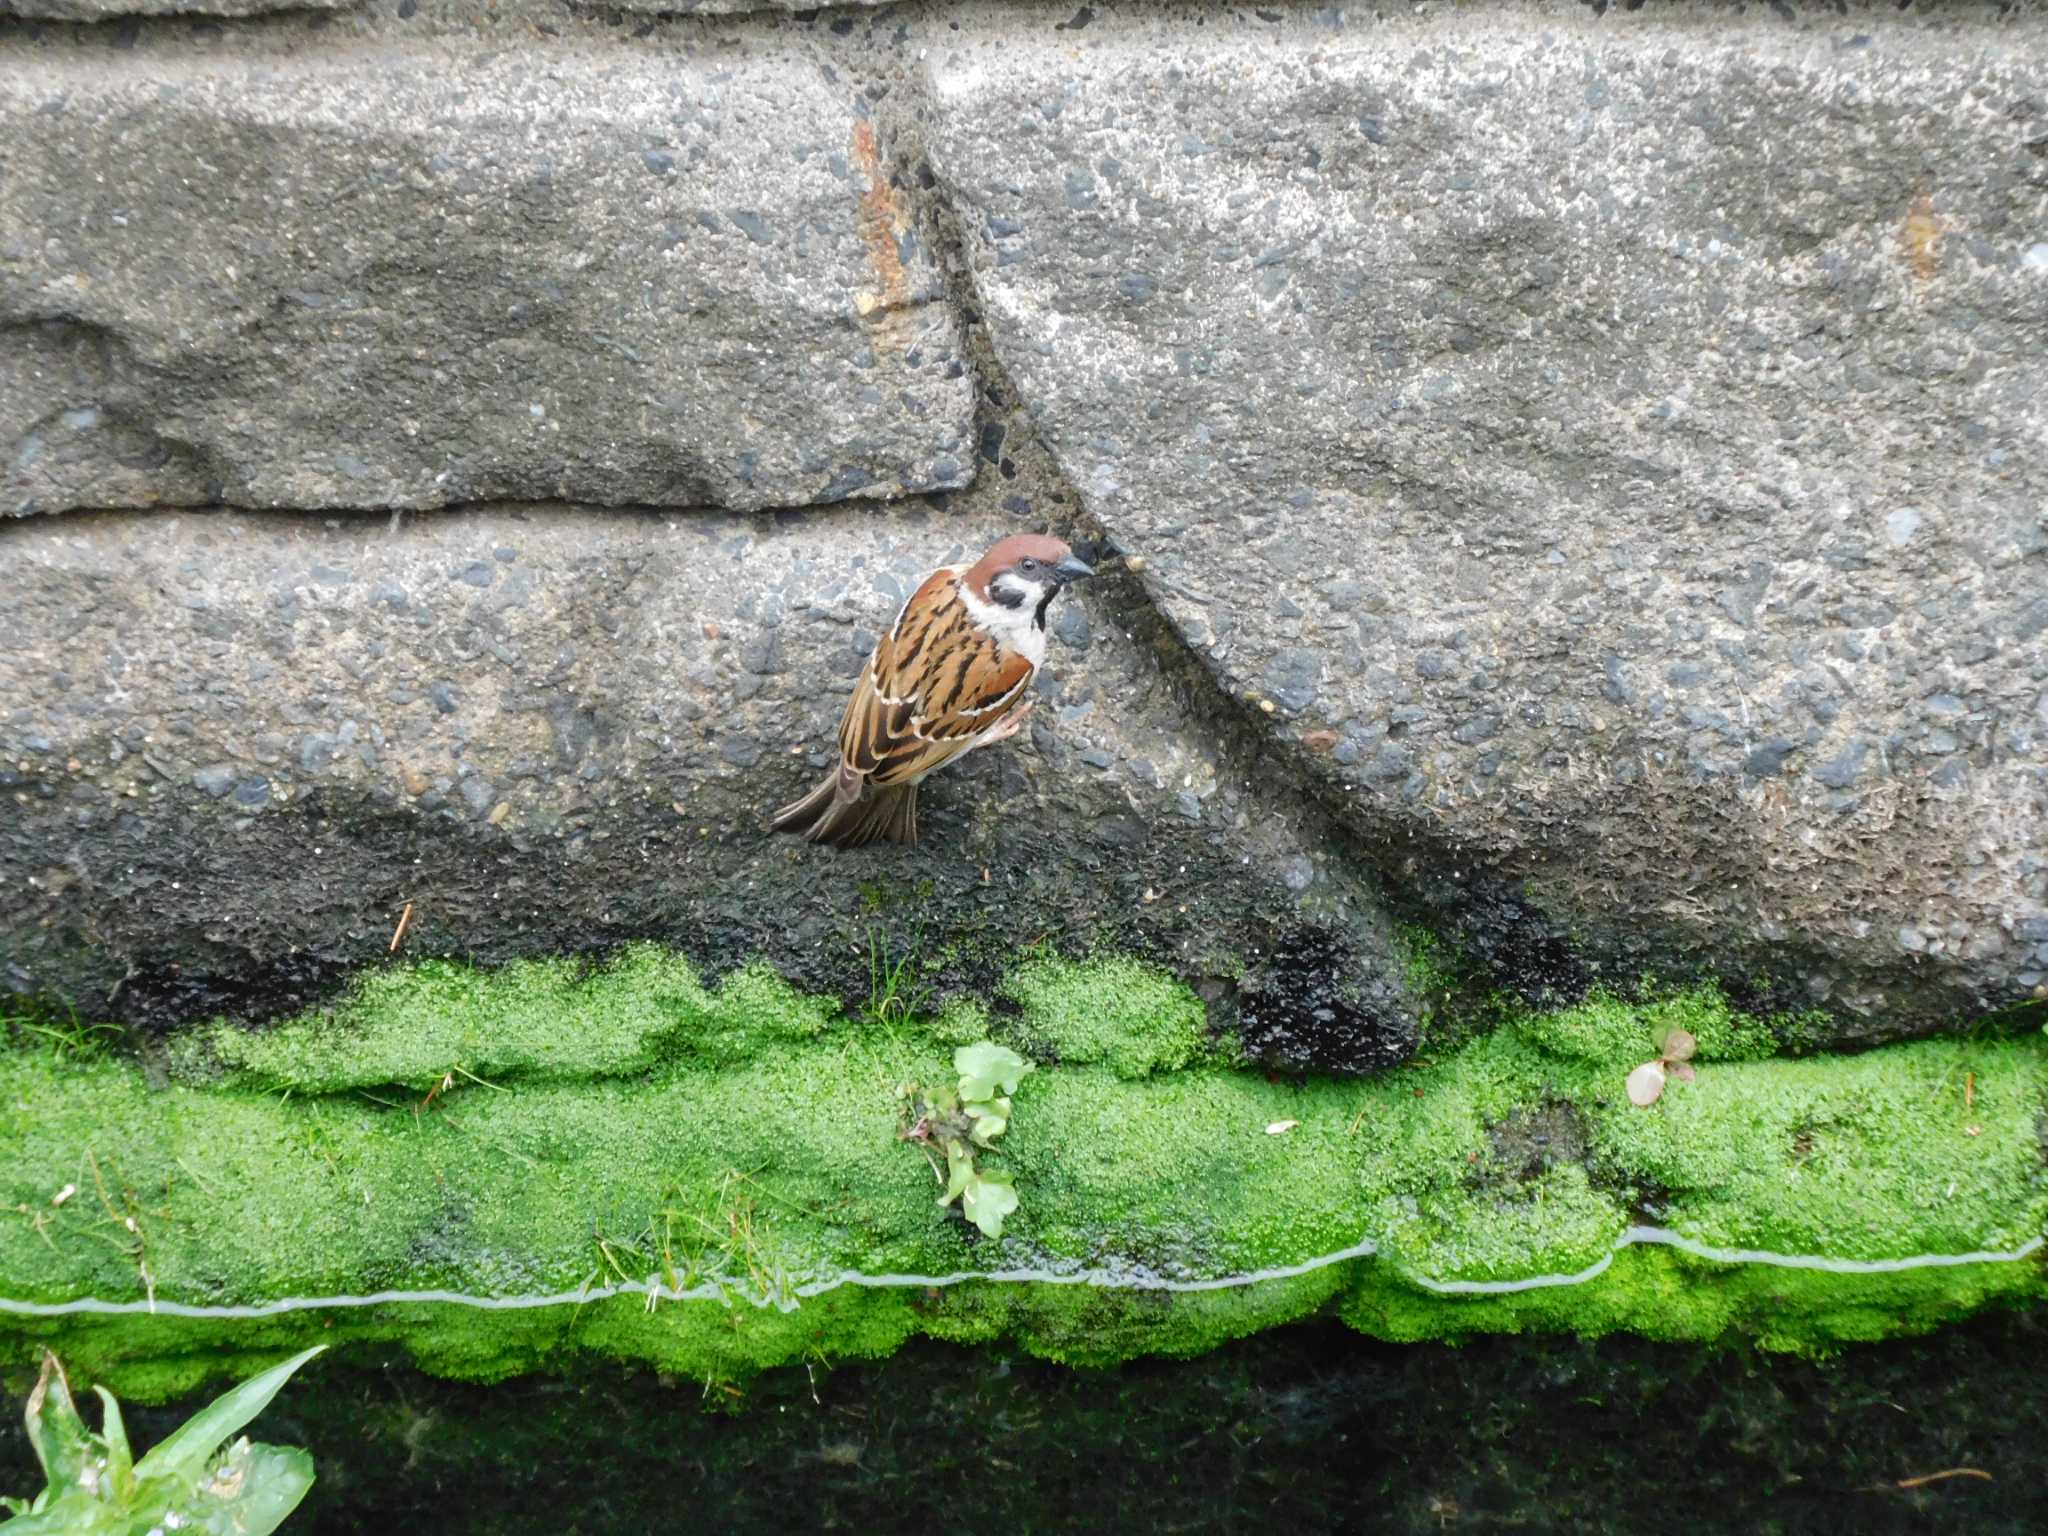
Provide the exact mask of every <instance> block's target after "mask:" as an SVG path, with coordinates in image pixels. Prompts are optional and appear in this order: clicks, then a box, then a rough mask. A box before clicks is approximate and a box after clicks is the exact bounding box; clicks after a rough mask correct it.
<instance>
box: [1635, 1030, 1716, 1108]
mask: <svg viewBox="0 0 2048 1536" xmlns="http://www.w3.org/2000/svg"><path fill="white" fill-rule="evenodd" d="M1697 1049H1699V1042H1698V1041H1697V1040H1695V1039H1694V1038H1693V1035H1692V1031H1690V1030H1685V1029H1674V1030H1671V1031H1670V1032H1668V1033H1667V1034H1666V1035H1665V1036H1664V1039H1663V1040H1662V1042H1660V1043H1659V1045H1658V1047H1657V1055H1656V1059H1655V1060H1652V1061H1646V1062H1644V1063H1643V1064H1642V1065H1641V1066H1640V1067H1637V1068H1636V1069H1635V1071H1633V1072H1631V1073H1629V1075H1628V1084H1627V1087H1628V1101H1629V1103H1631V1104H1633V1105H1635V1106H1636V1108H1638V1109H1648V1108H1649V1107H1650V1106H1651V1105H1652V1104H1654V1103H1656V1102H1657V1101H1658V1100H1659V1099H1661V1098H1662V1097H1663V1096H1664V1082H1665V1079H1666V1078H1671V1077H1675V1078H1677V1079H1678V1080H1679V1081H1680V1082H1681V1083H1689V1082H1691V1081H1692V1080H1693V1078H1694V1077H1695V1076H1696V1075H1697V1074H1696V1073H1695V1072H1694V1070H1693V1065H1692V1057H1693V1052H1694V1051H1696V1050H1697Z"/></svg>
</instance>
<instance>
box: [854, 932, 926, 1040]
mask: <svg viewBox="0 0 2048 1536" xmlns="http://www.w3.org/2000/svg"><path fill="white" fill-rule="evenodd" d="M917 971H918V965H917V956H916V955H914V954H907V955H903V956H900V957H898V958H897V959H894V960H891V959H890V958H889V952H888V950H887V949H886V948H884V947H883V944H882V941H881V939H880V938H879V937H878V936H876V935H874V934H870V935H869V936H868V1000H867V1002H866V1003H864V1004H863V1005H862V1006H861V1017H862V1018H863V1019H865V1020H866V1021H867V1022H868V1023H870V1024H876V1025H879V1026H881V1027H882V1028H883V1029H889V1028H892V1027H893V1026H895V1025H897V1024H905V1023H908V1022H909V1021H910V1020H911V1019H913V1018H915V1017H916V1016H917V1015H918V1014H920V1013H922V1012H923V1011H924V1008H925V1005H926V1003H928V1002H929V1001H930V999H931V989H930V988H929V987H927V986H924V985H923V984H922V983H921V982H919V980H918V976H917Z"/></svg>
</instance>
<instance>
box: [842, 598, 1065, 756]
mask: <svg viewBox="0 0 2048 1536" xmlns="http://www.w3.org/2000/svg"><path fill="white" fill-rule="evenodd" d="M958 579H959V578H958V573H957V572H955V571H952V570H940V571H934V572H933V573H932V574H931V575H930V576H929V577H927V578H926V580H925V582H924V584H923V585H922V586H920V587H919V588H918V589H917V591H916V592H915V593H913V594H912V595H911V598H910V601H909V602H907V603H905V604H904V605H903V612H902V613H901V614H900V615H898V617H897V620H896V623H895V626H894V627H893V628H892V629H891V630H890V631H889V633H888V634H886V635H884V636H883V637H882V639H881V640H880V641H879V642H878V643H877V644H876V646H875V654H874V659H873V661H872V663H871V664H870V666H869V667H868V670H867V671H866V672H864V673H863V674H862V675H861V681H860V684H859V686H858V687H856V688H855V690H854V696H853V698H852V699H851V700H849V701H848V703H847V706H846V716H845V719H844V720H843V721H842V722H841V724H840V728H839V749H840V754H841V756H842V758H843V759H844V761H845V764H846V766H847V767H848V768H850V769H852V770H853V771H854V772H856V773H859V774H862V775H864V776H865V777H867V778H868V779H869V780H870V781H871V782H873V783H876V784H885V785H892V784H903V783H907V782H910V781H913V780H916V779H921V778H923V777H924V776H925V775H926V774H928V773H930V772H931V771H932V770H933V769H935V768H938V767H941V766H943V765H944V764H945V763H948V762H950V761H951V760H952V759H953V758H955V757H958V756H959V755H960V754H961V753H962V752H964V751H966V750H967V749H968V748H969V747H971V746H972V745H974V742H975V740H976V738H977V737H979V736H980V735H981V733H982V732H983V731H985V730H987V729H988V728H989V727H991V726H993V725H995V724H996V723H997V722H998V721H1000V720H1001V719H1002V718H1003V716H1004V714H1005V713H1006V712H1007V711H1008V710H1010V709H1011V708H1014V707H1015V706H1016V705H1017V704H1018V703H1020V702H1021V701H1022V699H1023V694H1024V689H1025V686H1026V685H1027V684H1029V683H1030V681H1031V676H1032V672H1033V670H1034V669H1033V667H1032V665H1031V663H1030V662H1029V661H1028V660H1027V659H1026V658H1024V657H1023V656H1021V655H1019V654H1017V653H1016V652H1014V651H1008V650H1005V649H1004V648H1003V647H1002V646H1000V645H998V644H997V643H996V642H995V641H994V640H993V639H991V638H990V637H989V636H988V635H986V634H984V633H982V632H981V631H980V630H978V629H976V628H975V626H974V624H973V621H972V620H971V619H970V617H969V616H968V613H967V608H966V605H965V604H964V603H962V602H961V601H960V599H959V595H958V592H957V588H956V583H957V581H958Z"/></svg>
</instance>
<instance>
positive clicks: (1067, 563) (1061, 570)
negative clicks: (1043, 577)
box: [1052, 555, 1095, 587]
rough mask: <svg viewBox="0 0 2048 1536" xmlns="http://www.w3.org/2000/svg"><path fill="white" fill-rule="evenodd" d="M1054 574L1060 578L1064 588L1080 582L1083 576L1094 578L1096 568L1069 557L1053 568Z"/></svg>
mask: <svg viewBox="0 0 2048 1536" xmlns="http://www.w3.org/2000/svg"><path fill="white" fill-rule="evenodd" d="M1052 573H1053V575H1055V576H1057V577H1059V579H1060V585H1061V586H1063V587H1064V586H1065V585H1066V584H1067V583H1068V582H1070V581H1079V580H1080V579H1081V578H1082V577H1083V576H1093V575H1094V574H1095V567H1094V566H1092V565H1089V564H1087V563H1086V562H1085V561H1082V560H1078V559H1076V558H1075V557H1074V556H1072V555H1069V556H1067V558H1066V559H1064V560H1062V561H1061V562H1060V563H1059V564H1058V565H1056V566H1054V567H1053V568H1052Z"/></svg>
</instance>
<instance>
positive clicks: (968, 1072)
mask: <svg viewBox="0 0 2048 1536" xmlns="http://www.w3.org/2000/svg"><path fill="white" fill-rule="evenodd" d="M953 1070H954V1071H955V1072H957V1073H958V1074H959V1081H958V1082H957V1083H956V1084H955V1085H954V1086H953V1087H951V1088H940V1089H936V1090H934V1091H932V1092H930V1093H919V1092H917V1091H915V1090H912V1093H911V1097H912V1104H913V1109H914V1113H913V1117H912V1119H911V1123H910V1125H909V1127H908V1128H907V1129H905V1131H904V1132H903V1139H904V1140H905V1141H914V1142H916V1143H917V1144H918V1145H919V1147H921V1148H922V1149H923V1150H924V1154H925V1156H926V1157H930V1158H932V1173H933V1175H934V1177H936V1178H937V1179H938V1181H939V1182H940V1183H941V1184H943V1185H945V1187H946V1192H945V1193H944V1194H943V1195H941V1196H939V1204H940V1205H941V1206H949V1205H951V1204H952V1203H953V1202H954V1201H955V1200H958V1201H959V1202H960V1211H961V1214H962V1215H964V1216H965V1217H966V1218H967V1219H968V1220H969V1221H971V1222H973V1223H974V1224H975V1226H977V1227H979V1228H980V1229H981V1231H982V1233H983V1235H985V1236H988V1237H1001V1236H1002V1235H1003V1218H1004V1217H1006V1216H1008V1215H1009V1214H1010V1213H1011V1212H1012V1211H1014V1210H1016V1209H1017V1188H1016V1186H1015V1185H1014V1184H1013V1183H1011V1181H1010V1176H1009V1175H1008V1174H1006V1173H994V1172H991V1171H989V1170H988V1169H985V1168H983V1167H981V1166H980V1165H979V1164H977V1163H976V1162H975V1160H974V1159H975V1153H976V1151H977V1150H986V1149H987V1148H988V1146H989V1145H990V1144H991V1143H992V1142H994V1140H995V1139H996V1138H997V1137H998V1136H1000V1135H1002V1134H1003V1132H1004V1131H1005V1130H1007V1129H1008V1128H1009V1124H1010V1095H1011V1094H1013V1093H1015V1092H1016V1091H1017V1085H1018V1084H1019V1083H1021V1082H1022V1081H1023V1080H1024V1077H1025V1075H1026V1074H1027V1073H1028V1072H1030V1070H1031V1063H1030V1062H1028V1061H1026V1060H1025V1059H1024V1058H1023V1057H1022V1056H1019V1055H1018V1054H1017V1053H1016V1052H1015V1051H1013V1050H1010V1049H1008V1048H1007V1047H1005V1046H1000V1045H996V1044H994V1043H993V1042H991V1041H988V1040H984V1041H982V1042H981V1043H980V1044H978V1045H963V1046H961V1047H960V1048H959V1049H958V1050H957V1051H955V1052H954V1053H953ZM934 1147H937V1148H938V1149H939V1151H940V1152H942V1153H944V1154H945V1158H946V1164H945V1171H944V1172H943V1173H941V1172H940V1171H939V1163H938V1160H937V1158H936V1157H934V1156H933V1153H932V1148H934Z"/></svg>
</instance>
